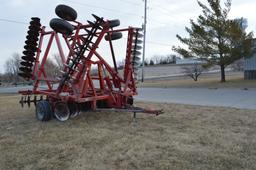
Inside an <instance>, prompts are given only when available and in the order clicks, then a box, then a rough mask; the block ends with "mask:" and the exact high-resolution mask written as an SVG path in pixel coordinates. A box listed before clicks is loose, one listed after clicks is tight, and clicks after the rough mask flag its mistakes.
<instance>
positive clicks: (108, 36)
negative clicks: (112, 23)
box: [105, 32, 123, 41]
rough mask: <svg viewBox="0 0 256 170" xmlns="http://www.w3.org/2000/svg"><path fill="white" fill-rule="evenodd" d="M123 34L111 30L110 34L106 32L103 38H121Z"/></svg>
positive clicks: (107, 39) (108, 39)
mask: <svg viewBox="0 0 256 170" xmlns="http://www.w3.org/2000/svg"><path fill="white" fill-rule="evenodd" d="M122 37H123V35H122V33H121V32H113V33H112V34H107V35H105V40H106V41H110V40H118V39H120V38H122Z"/></svg>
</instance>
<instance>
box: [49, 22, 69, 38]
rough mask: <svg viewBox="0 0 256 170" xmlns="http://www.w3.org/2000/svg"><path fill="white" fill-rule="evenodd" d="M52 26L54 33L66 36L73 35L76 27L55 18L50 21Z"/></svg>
mask: <svg viewBox="0 0 256 170" xmlns="http://www.w3.org/2000/svg"><path fill="white" fill-rule="evenodd" d="M50 26H51V28H52V29H53V30H54V31H56V32H59V33H61V34H65V35H71V34H72V32H73V30H74V27H73V26H72V25H71V24H70V23H68V22H67V21H65V20H63V19H59V18H53V19H52V20H51V21H50Z"/></svg>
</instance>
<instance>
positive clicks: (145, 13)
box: [141, 0, 147, 82]
mask: <svg viewBox="0 0 256 170" xmlns="http://www.w3.org/2000/svg"><path fill="white" fill-rule="evenodd" d="M142 28H143V34H144V38H143V54H142V70H141V82H144V66H145V47H146V28H147V0H144V23H143V25H142Z"/></svg>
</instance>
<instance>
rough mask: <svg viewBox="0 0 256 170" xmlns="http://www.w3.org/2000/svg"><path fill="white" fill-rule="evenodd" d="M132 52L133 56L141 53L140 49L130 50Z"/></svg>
mask: <svg viewBox="0 0 256 170" xmlns="http://www.w3.org/2000/svg"><path fill="white" fill-rule="evenodd" d="M132 54H133V55H135V56H138V55H141V52H140V51H136V50H135V51H132Z"/></svg>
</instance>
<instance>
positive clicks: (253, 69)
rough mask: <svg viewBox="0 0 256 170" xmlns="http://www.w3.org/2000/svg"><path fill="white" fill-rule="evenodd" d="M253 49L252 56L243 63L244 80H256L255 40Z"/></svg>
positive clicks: (255, 40)
mask: <svg viewBox="0 0 256 170" xmlns="http://www.w3.org/2000/svg"><path fill="white" fill-rule="evenodd" d="M253 48H254V50H253V51H254V52H253V54H252V56H251V57H249V58H246V59H245V61H244V79H246V80H255V79H256V52H255V51H256V39H254V41H253Z"/></svg>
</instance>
